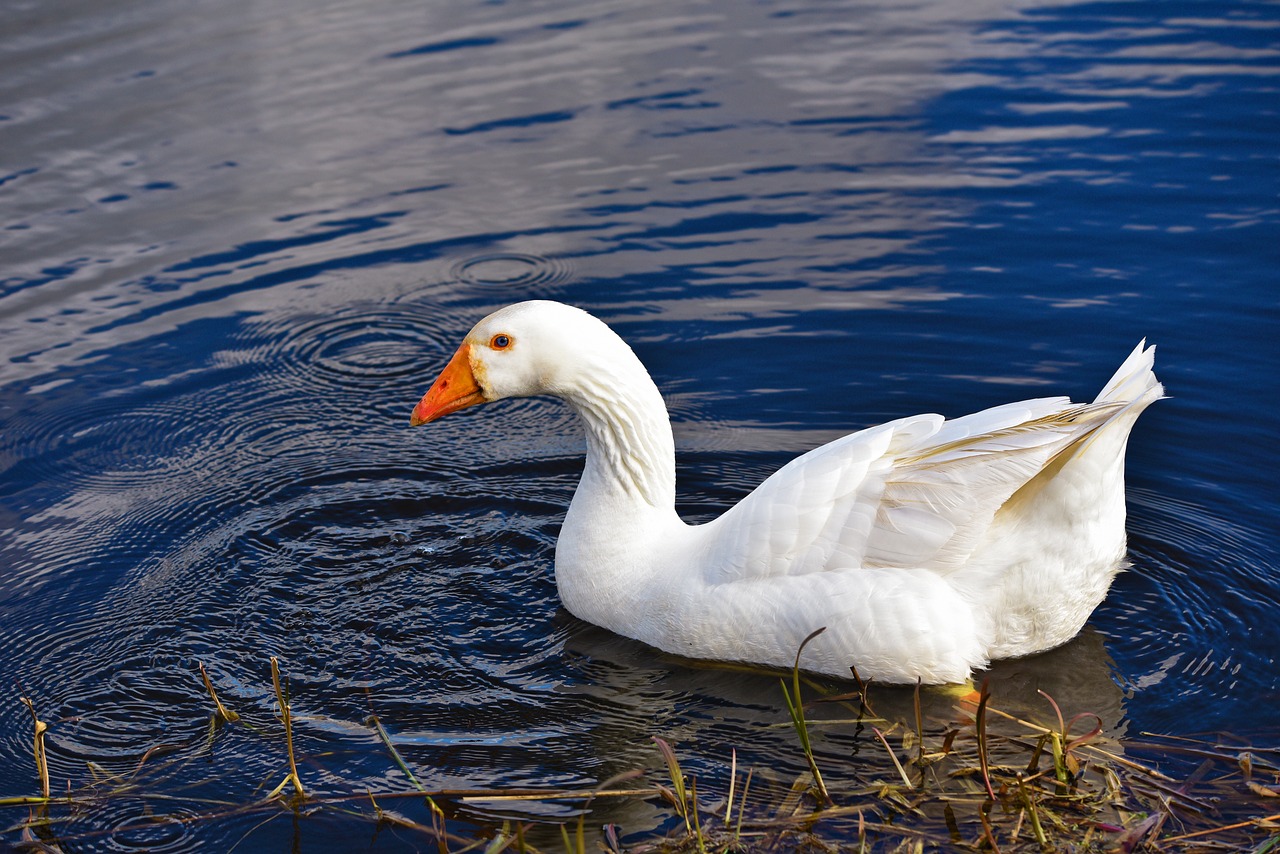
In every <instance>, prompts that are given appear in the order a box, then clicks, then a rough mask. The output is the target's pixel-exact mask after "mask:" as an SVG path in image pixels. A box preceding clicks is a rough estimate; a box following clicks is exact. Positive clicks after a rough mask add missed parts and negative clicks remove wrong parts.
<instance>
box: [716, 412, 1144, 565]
mask: <svg viewBox="0 0 1280 854" xmlns="http://www.w3.org/2000/svg"><path fill="white" fill-rule="evenodd" d="M1120 405H1121V404H1119V403H1112V402H1107V403H1093V404H1073V403H1071V402H1070V401H1069V400H1068V399H1067V398H1061V397H1058V398H1042V399H1037V400H1028V401H1020V402H1018V403H1013V404H1006V405H1004V406H997V407H994V408H992V409H987V410H983V411H981V412H976V413H974V414H972V415H967V416H964V417H963V418H957V419H955V420H952V421H945V420H943V418H942V417H941V416H939V415H917V416H913V417H910V418H903V419H899V420H897V421H891V422H889V423H887V424H883V425H880V426H878V427H872V428H869V429H867V430H862V431H859V432H857V433H852V434H850V435H848V436H844V437H842V438H840V439H837V440H836V441H834V442H831V443H830V444H827V445H823V446H822V447H820V448H817V449H815V450H813V451H810V452H809V453H807V454H804V455H803V456H801V457H798V458H796V459H795V460H792V461H791V462H790V463H788V464H787V465H786V466H783V467H782V468H781V469H779V470H778V471H777V472H775V473H774V474H773V475H772V476H771V477H770V478H768V479H767V480H766V481H764V483H762V484H761V485H760V486H759V487H757V488H756V490H755V491H754V492H752V493H751V494H750V495H748V496H747V497H746V498H744V499H743V500H742V501H741V502H740V503H739V504H738V505H737V506H735V507H733V508H732V509H730V510H729V511H728V512H726V513H725V514H724V515H723V516H721V517H720V518H719V519H716V520H715V521H713V522H710V523H708V525H709V527H710V528H712V529H713V531H712V532H713V533H714V536H709V537H708V541H709V543H710V545H709V549H710V551H711V553H710V554H709V555H708V556H707V557H708V558H709V559H708V560H706V561H705V562H704V564H703V565H704V566H706V567H707V572H708V575H709V578H708V580H709V581H710V582H711V583H725V582H729V581H734V580H739V579H745V578H761V577H775V576H785V575H800V574H804V573H810V572H822V571H831V570H849V569H857V568H860V567H899V568H904V569H931V570H934V571H938V572H943V573H945V572H947V571H949V570H952V569H955V568H958V567H960V566H962V565H963V564H964V563H965V561H966V560H967V559H968V557H969V556H970V555H971V554H972V552H973V549H974V548H975V546H976V545H977V544H978V542H979V540H980V538H981V536H982V535H983V533H984V532H985V531H986V529H987V527H988V526H989V525H990V523H991V520H992V518H993V517H994V515H995V513H996V511H998V510H999V509H1000V506H1001V505H1002V504H1004V502H1005V501H1007V500H1008V499H1009V497H1010V496H1011V495H1012V494H1013V493H1014V492H1016V491H1017V490H1018V488H1019V487H1021V486H1022V485H1023V484H1025V483H1027V481H1029V480H1031V479H1032V478H1033V477H1035V476H1036V475H1037V474H1039V473H1040V472H1041V471H1042V470H1043V469H1044V467H1045V466H1046V465H1048V464H1049V463H1050V462H1051V461H1052V460H1053V459H1054V457H1055V456H1056V455H1057V454H1059V453H1060V452H1061V451H1062V450H1063V449H1065V448H1067V447H1068V446H1070V445H1072V444H1073V443H1075V442H1077V441H1079V440H1081V439H1083V438H1084V437H1086V436H1088V435H1089V434H1091V433H1092V432H1093V431H1094V430H1096V429H1097V428H1098V427H1099V426H1101V425H1102V424H1104V423H1105V422H1106V421H1107V420H1108V418H1110V417H1111V416H1112V415H1113V414H1114V413H1115V411H1116V410H1117V409H1118V408H1119V406H1120Z"/></svg>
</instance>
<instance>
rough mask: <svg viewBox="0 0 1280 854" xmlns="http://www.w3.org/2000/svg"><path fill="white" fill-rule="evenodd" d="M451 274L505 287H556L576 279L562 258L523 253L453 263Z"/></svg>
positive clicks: (476, 257) (491, 255)
mask: <svg viewBox="0 0 1280 854" xmlns="http://www.w3.org/2000/svg"><path fill="white" fill-rule="evenodd" d="M450 273H451V274H452V276H453V278H455V279H457V280H458V281H460V282H465V283H466V284H470V285H486V286H492V287H504V288H518V287H521V288H524V287H531V286H533V285H555V284H560V283H561V282H565V281H568V280H569V279H571V278H572V277H573V270H572V269H571V268H570V267H569V265H568V264H566V263H565V262H564V260H563V259H559V258H548V257H545V256H543V255H530V254H525V253H521V252H495V253H492V254H488V255H477V256H474V257H471V258H467V259H466V260H463V261H459V262H458V263H456V264H454V265H453V267H452V269H451V270H450Z"/></svg>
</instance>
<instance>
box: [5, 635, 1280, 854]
mask: <svg viewBox="0 0 1280 854" xmlns="http://www.w3.org/2000/svg"><path fill="white" fill-rule="evenodd" d="M199 671H200V678H201V680H202V682H203V684H204V687H205V689H206V691H207V693H208V695H209V699H210V702H211V705H212V712H211V720H210V729H209V733H210V734H209V736H208V737H207V738H203V739H197V740H194V741H192V742H191V743H189V744H185V745H172V744H166V745H156V746H155V747H153V748H152V749H151V750H148V751H147V752H146V753H145V754H144V755H143V757H142V758H141V759H140V760H139V761H138V762H137V764H136V766H134V767H133V768H132V769H129V770H125V771H122V772H116V771H111V770H109V769H107V768H102V767H99V766H97V765H95V764H90V766H89V768H88V779H87V780H86V781H85V782H84V783H83V784H82V785H80V786H79V787H70V786H69V787H68V789H67V791H66V792H65V794H59V795H53V794H52V792H51V788H52V787H51V784H50V780H49V772H48V761H47V757H46V754H45V749H46V748H45V744H44V736H45V734H46V733H47V732H48V731H49V729H50V724H49V723H47V722H45V721H44V720H42V718H41V717H40V715H38V714H37V711H36V703H35V701H34V700H33V699H31V698H28V697H25V696H23V697H22V698H21V702H22V703H23V704H24V705H25V706H26V707H27V709H28V711H29V712H30V714H31V718H32V721H33V742H32V752H33V759H34V763H35V770H36V774H35V776H36V780H37V785H38V787H39V791H40V794H39V795H15V796H12V797H5V798H0V810H3V809H6V808H8V809H19V810H25V811H26V816H25V818H21V819H18V820H17V821H16V822H14V823H12V824H10V826H9V828H8V830H7V833H8V834H9V836H7V837H5V836H0V840H5V841H8V842H16V843H18V844H24V845H28V846H31V847H34V848H38V849H41V850H56V849H61V848H63V847H66V846H67V845H75V846H83V845H85V844H88V843H91V842H93V841H94V840H95V839H102V838H105V837H110V836H112V835H114V834H121V833H127V832H131V831H139V830H141V829H145V828H148V827H155V826H157V825H158V824H160V823H164V822H170V823H177V824H179V825H181V826H190V825H193V824H199V823H216V822H222V821H230V820H239V821H244V820H248V821H250V822H251V824H250V825H249V829H248V830H247V831H246V832H245V835H244V840H249V839H252V836H253V833H254V831H255V830H256V829H257V828H259V827H261V826H262V825H263V824H265V823H268V822H270V821H272V820H273V819H275V818H276V817H279V816H282V815H283V816H292V817H293V819H294V821H295V822H296V821H305V820H309V819H311V818H314V817H317V816H323V815H328V816H330V817H334V816H342V817H343V818H348V819H354V820H357V821H360V820H363V821H365V822H367V823H368V825H369V826H370V827H371V828H372V829H373V832H374V833H376V832H377V830H378V829H379V828H395V829H396V830H397V831H398V832H402V833H408V834H412V835H416V836H418V837H420V838H421V841H422V842H424V843H425V844H427V845H429V846H431V847H434V848H435V849H436V850H437V851H439V852H441V854H449V852H455V854H460V853H461V852H464V851H486V852H494V854H497V852H501V851H516V852H531V854H538V852H540V851H544V850H565V851H570V852H587V851H594V850H599V849H601V848H603V849H604V850H606V851H613V852H623V851H630V852H637V854H639V853H640V852H657V854H661V852H698V854H721V852H729V851H739V852H756V851H767V850H779V849H781V850H799V849H808V848H815V849H835V848H839V849H842V850H853V851H859V852H865V851H925V850H939V849H945V850H956V849H959V850H989V851H993V852H1010V851H1029V850H1034V851H1078V852H1104V851H1106V852H1111V851H1120V852H1132V851H1139V850H1152V851H1160V852H1200V851H1204V852H1209V851H1213V852H1251V854H1266V853H1267V852H1271V854H1280V748H1277V747H1275V746H1264V747H1258V746H1248V747H1242V746H1240V745H1236V744H1232V743H1231V742H1230V740H1229V739H1226V738H1222V739H1218V740H1194V739H1186V738H1162V737H1155V736H1144V737H1143V738H1126V739H1124V740H1123V741H1117V740H1114V739H1112V738H1110V737H1109V736H1107V735H1106V734H1105V730H1104V727H1103V722H1102V720H1101V719H1100V718H1099V716H1098V715H1096V714H1093V713H1091V712H1081V713H1077V714H1075V715H1074V716H1072V717H1070V718H1067V717H1066V716H1065V715H1064V713H1063V711H1062V709H1061V708H1059V706H1058V703H1057V702H1056V701H1055V700H1054V699H1053V698H1052V697H1050V696H1049V695H1048V694H1045V693H1044V692H1041V694H1042V696H1043V697H1044V699H1045V701H1046V703H1047V705H1048V707H1049V710H1050V711H1051V712H1052V719H1051V720H1050V722H1049V723H1047V724H1042V723H1038V722H1036V721H1034V720H1029V719H1027V717H1025V716H1022V715H1019V714H1014V713H1011V712H1009V711H1006V710H1003V709H1000V708H997V707H996V706H995V705H994V704H993V703H992V700H991V692H990V690H989V688H988V686H986V685H983V686H982V687H981V688H980V689H979V690H978V691H977V692H970V693H966V694H963V695H961V696H959V697H956V698H954V699H953V700H952V701H949V702H948V703H947V706H946V707H947V708H949V709H950V710H951V713H950V715H949V716H948V717H947V718H946V719H932V718H931V719H926V716H925V715H924V714H923V712H922V703H921V689H920V687H919V686H917V688H916V691H915V694H914V696H913V697H912V700H913V703H912V709H911V713H910V714H907V715H905V716H904V718H905V719H904V720H891V719H886V718H883V717H877V716H876V715H875V714H874V713H873V712H872V711H871V709H872V707H871V703H870V700H869V697H868V694H869V693H870V691H871V688H872V686H871V685H869V684H867V683H862V682H858V687H857V690H856V691H853V692H841V691H839V690H836V689H833V687H832V686H831V685H829V684H823V683H821V682H814V681H812V680H810V679H808V678H807V677H805V676H804V675H803V674H801V673H800V671H799V669H798V668H795V669H793V671H792V672H791V673H790V674H789V677H790V678H789V680H788V679H785V678H784V679H783V680H782V682H781V697H780V699H781V705H782V707H783V709H785V711H786V713H787V717H788V718H789V722H788V723H784V722H781V721H780V723H779V725H780V726H788V725H789V726H791V727H792V728H793V729H794V731H795V733H796V736H797V738H798V741H799V746H800V753H801V756H802V757H803V760H804V764H805V766H806V767H807V769H808V770H807V771H804V772H802V773H800V774H798V775H796V776H795V777H793V778H788V777H787V776H786V775H785V774H782V775H780V774H779V773H778V769H760V768H754V767H753V768H750V769H747V770H746V773H745V777H743V774H742V769H740V767H739V758H738V757H739V754H738V751H737V750H731V751H730V754H729V756H728V757H727V768H726V769H724V770H725V771H727V775H726V776H727V780H720V781H719V782H717V780H718V779H719V777H720V775H719V774H711V775H709V776H708V780H709V781H710V783H708V781H704V780H700V779H699V778H698V777H697V776H696V775H693V774H690V773H688V772H687V771H686V769H685V768H684V767H683V766H682V764H681V759H680V751H679V749H678V748H679V746H678V745H677V744H675V743H673V742H671V741H668V740H667V739H665V738H663V737H660V736H654V738H653V744H654V746H655V748H656V756H655V763H654V767H652V768H649V769H647V770H646V769H635V770H631V771H627V772H624V773H622V774H619V775H617V776H614V777H612V778H610V779H607V780H605V781H603V782H601V783H600V784H599V785H597V786H595V787H592V788H584V789H563V788H553V787H547V788H538V787H532V788H505V789H504V788H476V789H460V788H452V789H450V788H433V787H431V786H429V785H427V784H424V783H423V782H422V779H423V774H422V770H423V769H418V770H417V771H415V769H414V767H413V766H412V764H411V763H410V762H409V761H407V760H406V759H405V757H404V756H403V755H402V754H401V753H400V751H399V750H398V749H397V748H396V746H395V739H394V738H393V736H392V735H391V734H390V733H389V732H388V730H387V728H386V727H385V726H384V723H383V721H382V720H381V719H380V718H379V717H378V716H376V715H371V716H369V717H368V718H367V719H366V720H365V721H364V724H365V725H366V726H367V727H369V728H370V729H371V732H372V734H374V735H376V737H377V738H378V739H379V740H380V741H381V743H382V744H383V745H384V746H385V748H386V750H387V753H388V755H389V757H390V759H389V763H390V764H394V765H395V766H396V767H397V768H398V769H399V770H400V772H401V773H402V774H403V775H404V778H405V780H406V781H407V787H406V788H404V789H399V790H396V789H392V790H386V791H379V792H377V793H374V792H372V791H367V790H366V791H357V790H356V788H355V787H346V788H345V789H344V788H342V787H340V786H339V787H335V786H334V785H332V784H330V785H329V786H328V787H327V788H326V787H325V786H323V785H320V784H315V783H313V784H312V785H311V787H310V788H309V789H305V790H304V788H303V783H302V779H301V774H300V772H299V768H298V760H299V757H298V754H297V753H296V752H295V750H296V745H295V742H294V732H293V729H294V723H295V720H294V715H293V711H292V708H291V705H290V701H289V697H288V695H287V691H286V685H287V683H286V681H285V680H284V679H283V678H282V676H281V673H280V669H279V664H278V662H277V660H276V659H275V658H272V659H271V683H272V688H273V689H274V694H275V699H276V713H275V714H274V715H272V716H270V717H261V716H260V719H258V720H246V719H245V718H244V717H242V716H241V715H239V714H237V713H236V712H234V711H232V710H231V709H229V708H228V707H227V706H226V705H225V704H224V703H223V702H222V701H221V699H219V697H218V695H217V691H216V690H215V687H214V680H213V678H211V677H210V675H209V673H208V672H207V671H206V670H205V668H204V667H203V666H201V667H200V668H199ZM802 689H803V690H805V692H806V693H807V694H808V695H809V696H810V698H811V699H810V700H809V702H807V703H806V702H805V700H804V698H803V697H802V693H801V692H802ZM819 706H822V707H824V708H828V709H843V710H847V711H849V712H850V713H851V714H852V715H853V717H852V718H851V719H850V718H840V719H818V718H814V717H813V716H811V714H810V713H809V712H811V711H813V710H815V709H817V708H818V707H819ZM780 711H782V709H780ZM851 721H852V722H853V723H854V724H855V725H856V728H857V731H858V732H861V733H863V735H862V736H861V737H863V738H869V739H873V740H872V741H868V742H867V743H868V744H873V745H875V746H876V750H877V751H884V752H885V753H886V754H887V755H888V757H889V764H888V765H881V766H877V767H873V768H869V770H868V776H867V778H866V779H859V780H831V779H827V780H826V781H823V780H822V776H821V774H820V772H819V770H818V766H819V761H820V758H821V756H822V755H823V749H824V746H826V745H825V744H824V742H825V736H824V730H826V729H828V728H831V727H845V728H846V729H847V725H848V724H850V722H851ZM1082 721H1083V722H1085V724H1086V725H1085V727H1083V728H1082V727H1080V723H1081V722H1082ZM53 726H55V727H56V726H57V722H56V721H55V722H54V724H53ZM1078 729H1084V732H1077V730H1078ZM235 730H239V731H240V732H239V735H240V736H241V737H249V738H259V739H262V740H263V741H264V743H265V742H270V741H272V740H274V739H277V738H278V736H279V735H280V734H283V736H284V741H285V747H286V757H285V758H286V761H287V765H288V772H287V774H286V776H285V778H284V780H283V781H282V782H280V784H279V785H277V786H275V788H274V789H272V790H271V791H270V792H269V793H268V794H267V795H265V796H263V797H252V796H250V797H247V798H246V799H244V800H242V801H239V802H232V801H228V800H226V799H225V798H214V797H207V796H203V795H201V794H199V792H198V790H197V791H192V789H191V788H190V787H189V786H187V785H178V784H177V783H176V782H175V781H177V780H178V779H179V778H178V772H179V771H181V770H182V769H184V768H187V767H188V766H190V765H191V764H192V762H193V761H194V760H195V759H197V758H201V757H203V756H206V755H207V753H208V751H209V749H210V744H211V741H213V740H216V739H219V738H224V737H227V736H228V734H229V733H231V732H233V731H235ZM1143 754H1146V755H1149V756H1151V757H1152V760H1148V761H1142V760H1140V759H1139V758H1138V757H1139V756H1141V755H1143ZM1170 759H1179V760H1187V759H1190V760H1194V761H1198V762H1199V763H1200V765H1199V767H1198V768H1197V769H1196V771H1195V772H1194V773H1192V774H1190V775H1188V776H1185V777H1184V778H1182V779H1177V778H1174V777H1172V776H1170V775H1167V774H1166V773H1164V772H1163V771H1161V770H1160V768H1159V767H1158V765H1159V763H1160V762H1162V761H1165V760H1170ZM659 769H660V770H661V773H665V779H662V778H659V779H654V780H652V781H651V782H647V783H646V782H643V781H642V778H643V777H645V776H646V775H651V774H652V773H653V772H654V771H656V770H659ZM886 772H887V773H886ZM338 773H340V769H339V771H338ZM330 777H332V771H331V773H330ZM740 779H742V780H743V782H742V784H741V785H739V780H740ZM290 786H291V787H292V790H293V794H292V796H286V793H285V789H286V788H288V787H290ZM264 788H265V787H264ZM721 789H723V794H718V792H719V791H720V790H721ZM126 798H140V799H142V800H143V801H145V803H146V807H147V808H146V810H145V811H144V812H140V813H139V817H138V818H137V819H136V820H134V821H133V822H132V823H126V824H124V825H121V824H116V825H114V826H106V825H94V824H93V822H92V821H90V822H88V829H77V828H76V827H75V826H74V825H73V824H72V823H71V821H70V820H69V819H71V818H73V817H76V816H89V817H90V819H91V817H92V815H93V814H94V811H95V810H99V809H101V808H102V806H103V805H104V804H108V803H110V802H112V801H113V800H117V799H126ZM606 799H608V800H611V799H643V800H646V801H648V802H650V803H652V804H654V805H662V804H665V806H666V809H668V810H669V811H670V812H669V815H670V817H671V818H672V820H673V822H674V825H673V826H671V827H670V829H669V830H668V831H667V832H666V833H663V832H660V831H656V830H654V829H652V828H641V829H639V830H638V831H637V832H634V833H632V834H630V835H628V834H627V833H626V829H625V828H620V827H618V826H617V825H615V824H606V825H604V826H599V825H597V824H593V823H591V821H590V818H591V816H592V815H593V810H594V805H595V804H596V802H597V801H600V800H606ZM521 801H540V802H543V803H547V804H552V803H555V804H560V805H562V806H567V807H568V808H569V809H571V810H572V812H573V817H572V818H571V819H568V820H563V819H551V818H546V819H543V818H537V819H527V820H512V819H511V818H510V817H501V816H500V815H499V814H498V813H496V812H495V813H493V815H494V818H493V820H492V821H491V822H489V823H485V822H483V821H477V819H476V818H475V816H476V814H477V807H478V805H480V804H484V805H486V807H488V808H490V809H492V808H493V807H494V805H501V804H503V803H508V804H512V803H518V802H521ZM393 804H400V805H413V804H416V805H417V806H416V807H414V808H415V809H421V810H425V817H424V818H423V819H422V820H418V819H415V818H414V817H412V816H411V815H408V814H405V813H403V812H402V811H399V810H397V809H392V808H391V806H392V805H393ZM462 807H466V808H467V816H466V817H464V816H463V815H462V814H461V813H460V808H462ZM0 814H3V813H0ZM242 841H243V840H242Z"/></svg>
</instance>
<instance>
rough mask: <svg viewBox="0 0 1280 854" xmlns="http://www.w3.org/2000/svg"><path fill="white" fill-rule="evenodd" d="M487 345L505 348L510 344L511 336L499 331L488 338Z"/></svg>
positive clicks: (496, 348)
mask: <svg viewBox="0 0 1280 854" xmlns="http://www.w3.org/2000/svg"><path fill="white" fill-rule="evenodd" d="M489 346H490V347H492V348H493V349H495V350H505V349H507V348H508V347H510V346H511V336H510V335H506V334H504V333H501V332H499V333H498V334H497V335H495V336H493V338H491V339H490V340H489Z"/></svg>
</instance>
